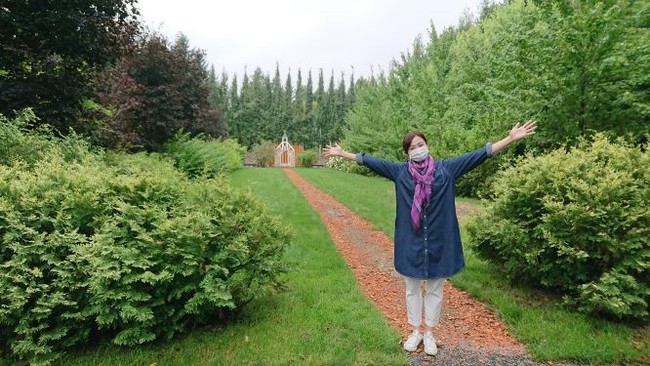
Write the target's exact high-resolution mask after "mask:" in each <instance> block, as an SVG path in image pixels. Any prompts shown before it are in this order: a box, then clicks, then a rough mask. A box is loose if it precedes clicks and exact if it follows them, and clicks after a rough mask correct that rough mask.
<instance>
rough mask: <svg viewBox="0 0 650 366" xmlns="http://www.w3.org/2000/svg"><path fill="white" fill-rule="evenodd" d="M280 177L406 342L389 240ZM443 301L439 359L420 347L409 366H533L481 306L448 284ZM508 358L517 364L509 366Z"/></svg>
mask: <svg viewBox="0 0 650 366" xmlns="http://www.w3.org/2000/svg"><path fill="white" fill-rule="evenodd" d="M285 172H286V174H287V176H288V177H289V179H290V180H291V181H292V182H293V183H294V184H295V186H296V187H297V188H298V189H299V190H300V191H301V192H302V193H303V195H304V196H305V197H306V199H307V200H308V201H309V203H310V204H311V205H312V207H314V209H315V210H316V211H317V212H318V213H319V214H320V216H321V218H322V220H323V222H324V223H325V224H326V225H327V228H328V230H329V232H330V235H331V237H332V240H333V241H334V243H335V245H336V246H337V248H338V250H339V252H340V253H341V254H342V256H343V257H344V258H345V260H346V261H347V263H348V265H349V266H350V268H351V269H352V271H353V272H354V274H355V276H356V278H357V281H358V284H359V287H360V288H361V290H362V291H363V293H364V294H365V295H366V296H367V297H368V298H369V299H370V300H371V301H372V302H373V303H374V304H375V305H376V306H377V308H378V309H379V310H380V311H381V312H382V313H383V314H384V316H385V317H386V318H387V319H388V321H389V323H390V324H391V325H392V326H393V327H395V328H396V329H398V330H399V331H400V333H401V335H402V338H405V337H406V336H407V335H408V334H409V333H410V326H409V325H408V323H407V320H406V310H405V309H406V307H405V306H406V305H405V297H404V283H403V280H402V279H401V277H400V275H399V274H397V272H395V270H394V267H393V262H392V258H393V252H392V250H393V243H392V240H391V239H390V238H389V237H388V236H387V235H386V234H384V233H383V232H381V231H378V230H375V229H374V228H373V227H372V224H370V223H369V222H367V221H365V220H363V219H361V218H360V217H358V216H357V215H356V214H354V213H353V212H352V211H350V210H349V209H348V208H347V207H345V206H344V205H343V204H341V203H339V202H338V201H336V200H335V199H334V198H332V197H331V196H329V195H328V194H326V193H324V192H322V191H320V190H319V189H317V188H316V187H314V186H313V185H312V184H310V183H309V182H307V181H306V180H305V179H303V178H302V177H300V176H299V175H298V174H297V173H295V172H294V171H293V170H292V169H285ZM471 210H472V207H471V206H470V205H466V204H462V203H460V204H459V205H458V211H459V215H464V214H466V213H467V212H468V211H471ZM443 301H444V302H443V310H442V316H441V320H440V325H438V326H437V327H436V328H434V332H435V334H434V335H435V336H436V339H437V340H438V342H439V344H440V347H439V349H440V351H439V354H438V357H428V356H426V355H425V354H424V353H423V351H422V345H420V348H419V349H418V351H417V352H416V353H414V354H413V355H412V357H411V364H412V365H415V364H429V365H432V364H443V363H440V362H444V364H449V363H448V362H449V360H445V361H443V360H444V359H446V358H445V357H444V354H445V353H454V354H455V355H457V354H458V352H459V350H462V353H467V352H468V351H469V352H470V353H472V354H473V355H474V356H473V357H475V362H476V363H479V364H484V363H487V364H492V362H495V360H496V362H499V363H498V364H502V363H501V361H503V362H505V363H504V364H515V363H516V364H519V365H524V364H525V365H533V364H535V363H533V362H532V361H530V359H529V358H528V357H527V355H526V351H525V348H524V346H523V345H522V344H521V343H519V342H518V341H517V340H516V339H515V338H514V337H513V336H512V335H511V334H510V333H509V332H508V330H507V327H506V326H505V324H504V323H503V322H502V321H501V320H500V319H499V318H498V317H497V316H496V315H495V314H494V313H493V312H492V311H490V310H489V309H488V308H487V307H486V306H485V305H484V304H482V303H481V302H479V301H477V300H475V299H473V298H472V297H471V296H469V295H468V294H467V293H466V292H464V291H461V290H458V289H456V288H455V287H453V286H452V285H451V284H450V283H449V282H447V283H446V284H445V289H444V300H443ZM476 355H478V356H476ZM441 356H442V357H441ZM454 357H455V356H454ZM495 357H496V359H495ZM512 358H515V359H517V360H519V361H518V362H515V363H513V362H512V360H511V359H512ZM506 359H509V361H506ZM481 360H483V361H481ZM499 360H501V361H499ZM521 361H525V362H523V363H522V362H521ZM475 362H472V364H474V363H475ZM454 364H455V363H454ZM463 364H465V363H463Z"/></svg>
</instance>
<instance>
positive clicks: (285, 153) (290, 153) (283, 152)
mask: <svg viewBox="0 0 650 366" xmlns="http://www.w3.org/2000/svg"><path fill="white" fill-rule="evenodd" d="M275 166H278V167H289V168H293V167H295V166H296V150H295V149H294V148H293V146H291V144H290V143H289V138H288V137H287V133H286V132H285V133H284V135H282V142H281V143H280V145H278V146H277V147H276V148H275Z"/></svg>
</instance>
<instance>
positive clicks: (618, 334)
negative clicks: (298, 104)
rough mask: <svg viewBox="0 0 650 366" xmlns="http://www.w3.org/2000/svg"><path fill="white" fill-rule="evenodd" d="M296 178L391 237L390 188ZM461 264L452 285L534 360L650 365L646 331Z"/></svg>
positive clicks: (312, 175)
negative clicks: (492, 315) (484, 307)
mask: <svg viewBox="0 0 650 366" xmlns="http://www.w3.org/2000/svg"><path fill="white" fill-rule="evenodd" d="M296 172H298V173H299V174H300V175H301V176H302V177H304V178H305V179H307V180H308V181H310V182H311V183H312V184H314V185H316V186H317V187H319V188H320V189H322V190H323V191H325V192H327V193H329V194H330V195H332V196H333V197H335V198H336V199H337V200H339V201H340V202H342V203H343V204H345V205H346V206H348V207H349V208H350V209H351V210H353V211H355V212H356V213H357V214H359V216H361V217H363V218H365V219H366V220H368V221H371V222H373V223H374V225H375V226H376V227H377V228H380V229H381V230H383V231H384V232H385V233H386V234H388V235H389V236H391V237H393V234H394V231H393V223H394V214H395V213H394V201H395V200H394V191H393V184H392V182H390V181H388V180H386V179H383V178H376V177H362V176H358V175H352V174H347V173H342V172H337V171H331V170H329V169H296ZM461 200H462V201H465V202H468V203H475V204H476V203H477V202H478V201H476V200H467V199H461ZM465 261H466V264H467V266H466V268H465V269H464V270H463V271H462V272H461V273H460V274H459V275H457V276H454V277H453V278H452V280H451V282H452V283H453V284H454V285H455V286H456V287H458V288H461V289H464V290H466V291H468V292H469V293H471V294H472V295H473V296H474V297H476V298H478V299H480V300H481V301H483V302H485V303H487V304H488V306H490V307H491V308H492V309H493V310H494V311H495V312H496V313H497V314H498V315H499V316H500V317H501V318H502V319H503V320H504V321H505V322H506V324H507V325H508V327H509V328H510V330H511V332H512V333H513V334H514V335H515V336H516V337H517V338H518V339H519V340H520V341H521V342H522V343H524V344H525V345H526V346H527V348H528V351H529V352H530V353H531V355H533V357H535V358H536V359H538V360H543V361H562V360H574V361H579V362H586V363H590V364H611V363H616V364H628V363H642V361H641V360H642V359H644V360H645V362H647V360H648V359H650V349H649V344H648V341H649V339H650V327H648V326H646V327H645V328H635V327H633V326H629V325H624V324H619V323H614V322H607V321H603V320H595V319H590V318H589V317H587V316H585V315H582V314H579V313H574V312H571V311H568V310H565V309H563V308H562V307H561V306H559V305H558V301H555V300H554V299H553V298H552V297H551V296H548V294H542V293H540V292H537V291H533V290H530V289H522V288H513V287H512V286H511V285H510V284H509V283H508V282H507V281H506V280H505V279H504V278H503V276H501V275H500V274H499V272H498V271H497V270H496V269H495V268H494V267H493V266H491V265H490V264H489V263H487V262H485V261H483V260H481V259H479V258H477V257H476V255H474V254H473V253H472V252H471V250H469V249H468V248H467V247H465Z"/></svg>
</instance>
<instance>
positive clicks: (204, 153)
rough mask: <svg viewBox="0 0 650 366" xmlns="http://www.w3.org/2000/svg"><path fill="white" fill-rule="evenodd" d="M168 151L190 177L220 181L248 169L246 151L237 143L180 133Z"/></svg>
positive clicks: (167, 148)
mask: <svg viewBox="0 0 650 366" xmlns="http://www.w3.org/2000/svg"><path fill="white" fill-rule="evenodd" d="M165 149H166V152H167V153H168V155H169V156H171V157H172V159H173V160H174V162H175V165H176V167H178V169H180V170H182V171H184V172H186V173H187V174H188V176H189V177H197V176H202V177H216V176H217V175H219V174H224V173H230V172H232V171H234V170H237V169H240V168H241V167H243V166H244V152H245V148H244V147H242V146H241V145H239V144H238V143H237V142H236V141H234V140H204V139H203V138H202V137H201V136H197V137H190V135H189V134H187V133H179V134H177V135H176V137H175V138H174V140H173V141H170V142H169V143H167V144H166V145H165Z"/></svg>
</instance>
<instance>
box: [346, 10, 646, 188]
mask: <svg viewBox="0 0 650 366" xmlns="http://www.w3.org/2000/svg"><path fill="white" fill-rule="evenodd" d="M559 3H561V4H562V6H559V5H558V4H559ZM536 4H538V5H536ZM484 10H485V11H484V14H483V18H482V20H481V21H480V22H478V23H475V24H472V23H471V22H470V23H467V24H461V25H460V26H458V27H456V28H448V29H445V31H443V32H442V33H441V34H438V33H436V31H435V29H434V28H433V26H432V28H431V30H430V31H429V37H428V39H427V41H428V42H427V43H426V44H425V43H424V42H423V40H422V39H419V38H418V39H416V40H415V41H414V42H413V45H412V48H411V50H409V51H408V52H406V53H405V54H403V55H402V56H401V58H400V59H399V60H398V61H395V62H394V64H393V66H392V68H391V70H390V72H389V73H388V75H380V77H378V78H377V79H376V80H375V81H376V82H374V83H372V82H371V83H367V84H365V86H364V87H361V88H359V89H358V92H357V98H356V105H355V106H354V108H353V109H352V110H351V111H350V113H349V115H348V117H347V120H348V127H347V129H346V130H345V138H344V140H343V141H342V145H343V146H344V147H346V148H347V149H348V150H350V151H363V152H366V153H369V154H373V155H376V156H380V157H384V158H387V159H390V160H396V161H399V160H403V159H404V158H405V156H404V154H403V152H402V151H401V149H400V146H401V139H402V138H403V136H404V135H405V134H406V133H407V132H409V131H412V130H419V131H422V132H424V134H425V135H426V136H427V138H428V139H429V145H430V151H431V153H432V155H433V156H434V157H436V158H447V157H451V156H455V155H458V154H461V153H464V152H466V151H470V150H474V149H476V148H479V147H481V146H483V145H484V144H485V142H486V141H488V140H491V141H497V140H498V139H500V138H502V137H504V136H505V134H506V133H507V131H508V130H509V129H510V128H511V127H512V125H514V124H515V122H517V121H520V122H523V121H525V120H528V119H536V120H538V121H539V125H540V128H539V129H538V131H537V134H536V135H535V137H534V138H531V139H526V140H524V141H522V142H521V143H519V144H518V145H517V147H516V148H512V149H508V150H507V151H505V152H504V153H501V155H503V156H502V157H500V158H499V159H498V160H499V161H495V162H491V163H490V164H486V165H483V166H481V167H480V168H478V169H477V170H475V171H473V172H472V173H471V174H469V175H467V176H465V177H463V178H462V179H461V181H460V182H459V185H458V189H459V192H460V193H461V194H464V195H474V196H475V195H477V194H478V193H479V191H484V190H485V187H487V185H489V181H490V179H491V178H490V177H491V176H492V175H493V174H494V172H495V171H497V170H498V168H499V165H501V164H503V163H506V164H507V163H508V162H509V161H511V160H512V159H514V158H516V157H517V156H520V155H523V154H524V153H525V152H526V151H538V152H548V151H551V150H553V149H555V148H558V147H568V146H574V145H576V144H577V143H578V141H579V139H580V138H581V137H588V136H591V135H593V134H594V133H596V132H603V133H606V134H608V135H609V136H627V135H629V136H631V138H632V139H633V140H634V141H635V142H636V143H638V144H642V143H643V142H644V141H646V140H647V136H648V134H650V120H649V119H648V110H649V108H648V106H649V105H650V94H649V93H648V90H650V88H648V75H650V69H649V67H650V66H648V65H650V63H649V62H647V60H648V58H649V57H650V48H648V44H650V38H649V37H650V32H648V29H649V28H648V21H647V19H648V15H647V14H648V13H649V12H650V6H649V5H648V2H638V1H629V0H611V1H584V2H580V1H568V0H567V1H564V0H559V1H553V2H527V1H524V0H515V1H509V2H507V3H504V4H502V5H499V6H493V5H492V6H489V8H488V9H484Z"/></svg>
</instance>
